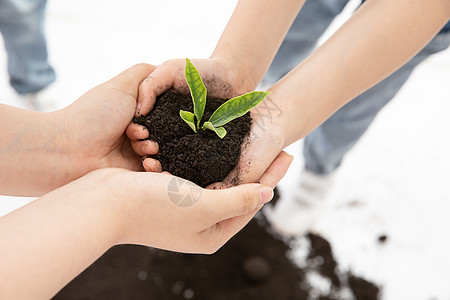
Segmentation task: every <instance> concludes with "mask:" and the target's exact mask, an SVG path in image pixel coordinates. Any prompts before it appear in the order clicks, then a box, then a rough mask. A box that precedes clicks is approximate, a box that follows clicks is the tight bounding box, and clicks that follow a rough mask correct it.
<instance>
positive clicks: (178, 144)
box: [134, 89, 251, 187]
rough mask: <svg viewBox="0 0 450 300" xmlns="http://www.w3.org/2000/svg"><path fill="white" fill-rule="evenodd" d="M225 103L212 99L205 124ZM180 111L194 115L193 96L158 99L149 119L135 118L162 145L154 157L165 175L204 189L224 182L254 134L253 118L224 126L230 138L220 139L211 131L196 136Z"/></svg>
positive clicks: (172, 93)
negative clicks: (173, 176) (177, 177)
mask: <svg viewBox="0 0 450 300" xmlns="http://www.w3.org/2000/svg"><path fill="white" fill-rule="evenodd" d="M225 101H226V99H225V100H224V99H217V98H210V97H208V98H207V99H206V107H205V112H204V115H203V118H202V122H201V124H202V123H203V122H204V121H205V120H208V119H209V117H210V116H211V115H212V113H213V112H214V111H215V110H216V109H217V108H218V107H219V106H220V105H222V104H223V103H224V102H225ZM180 110H185V111H190V112H193V104H192V99H191V95H189V94H181V93H178V92H176V91H175V90H173V89H172V90H169V91H167V92H166V93H164V94H162V95H161V96H160V97H158V99H157V102H156V103H155V106H154V108H153V110H152V111H151V112H150V113H149V114H148V115H147V116H144V117H140V118H135V120H134V122H135V123H138V124H141V125H144V126H145V127H147V129H148V130H149V132H150V137H149V139H150V140H154V141H156V142H157V143H158V144H159V153H158V154H157V155H154V156H151V157H153V158H155V159H157V160H159V161H160V162H161V165H162V168H163V171H168V172H170V173H171V174H173V175H176V176H179V177H182V178H185V179H187V180H190V181H192V182H194V183H196V184H198V185H200V186H201V187H205V186H207V185H209V184H211V183H214V182H219V181H222V180H223V179H225V177H226V176H227V175H228V174H229V173H230V171H231V170H232V169H233V168H234V167H235V166H236V164H237V162H238V160H239V156H240V154H241V144H242V143H243V141H244V138H245V136H246V135H247V133H248V132H249V131H250V126H251V117H250V114H249V113H247V114H246V115H244V116H242V117H240V118H237V119H235V120H233V121H231V122H229V123H228V124H226V125H224V127H225V129H226V130H227V135H226V136H225V137H224V138H223V139H220V138H219V137H218V136H217V135H216V134H215V133H214V132H213V131H211V130H199V131H198V133H195V132H194V131H193V130H192V129H191V128H190V127H189V126H188V125H187V124H186V123H185V122H184V121H183V120H182V119H181V117H180Z"/></svg>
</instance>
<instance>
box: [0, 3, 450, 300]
mask: <svg viewBox="0 0 450 300" xmlns="http://www.w3.org/2000/svg"><path fill="white" fill-rule="evenodd" d="M235 3H236V1H206V0H191V1H182V0H165V1H143V0H140V1H138V0H129V1H118V0H113V1H112V0H108V1H106V0H103V1H100V0H99V1H88V0H76V1H75V0H66V1H49V6H48V19H47V20H48V22H47V32H48V44H49V50H50V57H51V62H52V64H53V65H54V66H55V68H56V71H57V75H58V83H57V87H56V88H57V90H58V91H59V93H60V104H61V106H65V105H68V104H70V103H71V102H73V101H74V100H76V99H77V97H79V96H80V95H81V94H83V93H84V92H85V91H87V90H88V89H89V88H91V87H93V86H95V85H97V84H99V83H101V82H103V81H105V80H107V79H109V78H111V77H112V76H114V75H115V74H117V73H119V72H121V71H122V70H124V69H125V68H127V67H129V66H131V65H133V64H135V63H139V62H149V63H153V64H159V63H162V62H163V61H165V60H166V59H171V58H184V57H189V58H200V57H207V56H209V55H210V54H211V52H212V50H213V49H214V46H215V44H216V42H217V40H218V38H219V36H220V33H221V31H222V30H223V28H224V26H225V24H226V22H227V20H228V18H229V17H230V15H231V13H232V11H233V8H234V5H235ZM350 5H353V6H354V4H350ZM350 10H351V9H348V10H347V11H350ZM342 19H343V18H341V19H340V20H338V21H337V22H336V23H335V24H334V26H333V27H336V26H337V25H338V24H339V21H342ZM0 70H2V72H1V73H0V102H1V103H6V104H10V105H15V106H21V103H20V102H18V100H17V99H16V97H15V94H14V92H13V90H12V89H11V88H10V87H9V84H8V78H7V75H6V54H5V53H4V51H3V49H0ZM449 84H450V51H449V50H447V51H445V52H443V53H440V54H438V55H435V56H433V57H431V58H430V59H428V60H427V61H425V62H424V63H423V64H422V65H420V67H418V68H417V70H416V71H415V72H414V73H413V75H412V77H411V78H410V80H409V81H408V82H407V84H406V85H405V86H404V88H403V89H402V90H401V92H400V93H399V95H398V96H397V97H396V98H395V101H393V102H392V103H390V104H389V105H388V106H387V107H386V109H385V110H383V111H382V112H381V113H380V115H379V117H378V118H377V119H376V121H375V123H374V124H373V126H372V127H371V128H370V129H369V131H368V132H367V134H366V135H365V136H364V137H363V138H362V140H361V141H360V143H359V144H358V145H357V146H356V147H355V148H354V149H353V150H352V151H351V153H349V155H348V157H347V158H346V160H345V161H344V164H343V166H342V168H340V170H339V172H338V178H337V179H338V181H337V184H336V186H335V189H334V190H333V192H332V197H331V199H330V200H331V201H330V203H329V207H328V210H327V211H326V212H325V215H324V216H323V217H322V218H321V219H320V221H319V222H318V223H317V225H316V226H315V230H316V231H317V232H319V233H320V234H322V235H324V236H325V237H326V238H327V239H329V240H330V242H331V243H332V245H333V248H334V251H335V254H336V256H337V257H338V260H339V263H340V265H341V268H342V269H343V270H350V269H351V270H352V271H353V272H355V273H356V274H358V275H361V276H364V277H366V278H367V279H369V280H372V281H375V282H376V283H378V284H381V285H383V286H384V289H383V290H384V292H383V294H384V296H383V299H389V300H402V299H405V300H406V299H408V300H415V299H417V300H423V299H443V300H444V299H450V285H449V284H448V280H449V278H450V258H449V257H448V256H447V255H449V254H450V237H449V234H448V232H449V229H450V220H449V217H448V215H449V212H450V204H449V201H450V187H449V178H450V177H449V172H450V155H449V153H450V144H449V142H448V139H449V136H450V134H449V128H450V118H449V117H448V115H449V113H450V87H449ZM300 147H301V144H300V143H297V144H295V145H293V146H291V147H289V148H288V151H289V152H290V153H291V154H294V155H295V157H296V159H295V163H294V165H293V167H292V168H291V169H290V171H289V173H288V175H287V176H286V177H285V179H284V180H283V182H282V183H281V185H280V186H281V192H283V191H285V192H288V191H289V188H290V187H291V186H292V185H293V184H295V180H296V178H297V177H298V174H299V172H300V168H301V165H302V157H301V155H300V149H299V148H300ZM18 163H20V162H18ZM0 172H1V170H0ZM27 201H29V199H26V198H25V199H23V198H13V197H0V215H1V214H5V213H7V212H8V211H10V210H12V209H15V208H17V207H19V206H20V205H23V204H24V203H26V202H27ZM355 202H358V203H359V205H357V206H350V205H348V204H349V203H355ZM380 234H386V235H388V241H387V243H386V244H385V245H383V246H380V245H379V244H378V243H377V237H378V236H379V235H380Z"/></svg>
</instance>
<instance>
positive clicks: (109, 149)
mask: <svg viewBox="0 0 450 300" xmlns="http://www.w3.org/2000/svg"><path fill="white" fill-rule="evenodd" d="M154 69H155V67H154V66H151V65H147V64H140V65H136V66H134V67H131V68H129V69H128V70H126V71H124V72H122V73H121V74H119V75H118V76H116V77H114V78H113V79H111V80H109V81H107V82H105V83H103V84H101V85H99V86H97V87H95V88H93V89H91V90H90V91H88V92H87V93H85V94H84V95H83V96H81V97H80V98H79V99H78V100H76V101H75V102H74V103H73V104H71V105H70V106H68V107H66V108H64V109H62V110H60V111H55V112H51V113H45V114H42V113H41V114H38V113H35V112H31V111H19V110H17V109H13V108H10V107H4V108H2V111H1V112H2V117H1V118H2V120H3V121H4V122H5V123H4V124H15V125H14V127H11V129H9V133H8V134H9V135H5V136H4V137H2V136H0V137H1V138H4V141H2V143H3V145H8V146H7V147H4V148H3V151H2V153H1V154H2V156H3V157H8V158H9V159H4V160H2V161H1V162H0V169H1V170H2V172H0V189H1V190H2V192H3V193H4V194H6V195H8V194H10V195H19V196H40V195H43V194H45V193H47V192H50V191H52V190H54V189H55V188H58V187H60V186H62V185H64V184H67V183H69V182H71V181H73V180H75V179H77V178H79V177H81V176H83V175H85V174H86V173H89V172H91V171H93V170H96V169H99V168H106V167H120V168H126V169H131V170H142V165H141V159H140V157H139V156H138V155H136V153H135V152H134V151H133V149H132V148H131V144H130V141H129V139H127V137H126V135H125V134H124V132H125V129H126V128H127V126H128V125H129V123H130V121H131V120H132V119H133V115H134V111H135V107H136V101H137V91H138V86H139V84H140V83H141V82H142V80H144V78H145V77H146V76H148V74H149V73H151V72H152V71H153V70H154ZM18 120H20V122H17V121H18ZM146 145H147V146H148V147H149V149H150V152H151V153H156V152H157V145H156V144H155V143H152V142H150V141H148V142H146ZM17 162H20V163H19V164H18V163H17ZM13 174H20V176H17V177H16V176H14V175H13ZM20 182H26V184H20Z"/></svg>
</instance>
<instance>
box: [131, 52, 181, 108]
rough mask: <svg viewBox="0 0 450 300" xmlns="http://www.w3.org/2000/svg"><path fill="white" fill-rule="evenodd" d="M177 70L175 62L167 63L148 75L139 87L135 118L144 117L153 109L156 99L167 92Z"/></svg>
mask: <svg viewBox="0 0 450 300" xmlns="http://www.w3.org/2000/svg"><path fill="white" fill-rule="evenodd" d="M178 72H179V69H178V68H177V66H176V62H172V61H167V62H165V63H164V64H162V65H161V66H159V67H157V68H156V70H155V71H154V72H153V73H152V74H150V75H149V76H148V77H147V78H145V80H144V81H143V82H142V84H141V85H140V86H139V96H138V98H137V105H136V116H137V117H139V116H145V115H147V114H148V113H149V112H150V111H151V110H152V108H153V105H154V104H155V102H156V98H157V97H158V96H159V95H161V94H162V93H163V92H165V91H167V90H168V89H169V88H170V87H171V86H173V82H174V80H175V76H176V74H178Z"/></svg>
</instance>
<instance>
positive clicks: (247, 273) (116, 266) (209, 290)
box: [54, 214, 380, 300]
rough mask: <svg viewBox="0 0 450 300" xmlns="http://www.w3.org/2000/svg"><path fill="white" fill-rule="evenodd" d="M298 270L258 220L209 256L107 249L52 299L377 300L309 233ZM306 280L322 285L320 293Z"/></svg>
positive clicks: (145, 249)
mask: <svg viewBox="0 0 450 300" xmlns="http://www.w3.org/2000/svg"><path fill="white" fill-rule="evenodd" d="M305 240H306V241H307V242H308V243H309V247H308V251H307V253H306V255H305V262H304V263H305V264H304V265H302V266H301V267H298V266H296V265H294V264H293V261H292V260H291V259H290V258H289V257H291V255H290V254H291V249H290V247H289V246H288V245H289V243H287V242H286V241H282V240H280V239H279V238H277V237H276V236H275V235H273V234H271V233H270V227H269V226H268V224H267V222H266V220H265V219H264V217H263V215H262V214H259V215H258V216H257V217H256V218H254V219H253V220H252V221H251V222H250V223H249V224H248V225H247V226H246V227H245V228H244V229H243V230H242V231H241V232H239V233H238V234H237V235H236V236H235V237H233V238H232V239H231V240H230V241H229V242H228V243H227V244H226V245H225V246H223V247H222V248H221V249H220V250H219V251H218V252H217V253H215V254H213V255H194V254H178V253H172V252H167V251H162V250H157V249H153V248H148V247H142V246H134V245H124V246H117V247H114V248H112V249H110V250H109V251H108V252H107V253H105V254H104V255H103V256H102V257H101V258H100V259H98V260H97V261H96V262H95V263H94V264H93V265H91V266H90V267H89V268H88V269H87V270H85V271H84V272H83V273H82V274H81V275H80V276H78V277H77V278H75V279H74V280H73V281H72V282H71V283H70V284H68V285H67V286H66V287H65V288H64V289H63V290H62V291H61V292H60V293H59V294H58V295H56V296H55V297H54V299H55V300H62V299H64V300H71V299H74V300H75V299H77V300H79V299H86V300H89V299H96V300H97V299H110V300H116V299H117V300H122V299H124V300H125V299H136V300H139V299H157V300H164V299H168V300H170V299H200V300H222V299H223V300H225V299H229V300H241V299H246V300H247V299H248V300H252V299H254V300H291V299H292V300H307V299H308V300H309V299H318V300H343V299H357V300H376V299H379V297H380V289H379V288H378V287H377V286H376V285H375V284H373V283H371V282H369V281H367V280H365V279H364V278H361V277H358V276H356V275H355V274H351V273H349V272H342V271H340V270H339V266H338V262H337V261H336V260H335V258H334V256H333V252H332V248H331V245H330V243H328V242H327V241H326V240H325V239H324V238H322V237H321V236H319V235H316V234H312V233H310V234H308V235H307V236H306V237H305ZM312 278H316V281H317V278H321V280H322V281H324V282H326V283H327V284H328V287H327V288H325V291H324V290H323V289H322V290H321V289H320V288H318V287H317V286H316V285H315V284H314V280H311V279H312Z"/></svg>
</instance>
